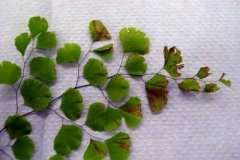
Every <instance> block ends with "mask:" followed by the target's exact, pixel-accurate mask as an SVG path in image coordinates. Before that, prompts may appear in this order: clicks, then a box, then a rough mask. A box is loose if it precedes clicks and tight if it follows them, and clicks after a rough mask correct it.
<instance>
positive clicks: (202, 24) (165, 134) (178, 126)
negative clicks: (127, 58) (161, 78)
mask: <svg viewBox="0 0 240 160" xmlns="http://www.w3.org/2000/svg"><path fill="white" fill-rule="evenodd" d="M0 4H1V5H0V61H3V60H10V61H12V62H14V63H17V64H19V65H22V61H21V57H20V54H19V53H18V52H17V51H16V49H15V47H14V38H15V37H16V36H17V35H18V34H19V33H21V32H26V31H28V27H27V23H28V19H29V18H30V17H31V16H35V15H40V16H43V17H45V18H46V19H47V20H48V22H49V26H50V28H49V30H52V31H54V32H55V33H56V34H57V38H58V47H57V48H59V47H61V46H63V44H64V43H66V42H76V43H78V44H80V45H81V47H82V50H83V53H82V54H85V53H86V51H87V50H88V48H89V46H90V44H91V40H90V37H89V33H88V23H89V21H90V20H93V19H100V20H102V21H103V23H104V24H105V25H106V26H107V28H108V30H109V31H110V33H111V35H112V37H113V39H112V40H111V42H113V43H114V49H115V52H114V58H113V59H112V60H111V61H109V62H107V63H106V64H107V66H108V71H109V75H112V74H114V73H116V71H117V69H118V67H119V64H120V57H121V55H122V50H121V47H120V44H119V40H118V32H119V30H120V29H121V28H122V27H129V26H134V27H137V28H139V29H141V30H142V31H144V32H145V33H146V34H147V36H149V38H150V41H151V42H150V45H151V47H150V53H149V54H148V55H147V56H146V60H147V62H148V71H147V73H154V72H157V71H158V70H159V69H160V68H161V66H162V65H163V54H162V49H163V46H164V45H168V46H169V47H171V46H173V45H176V46H177V47H178V48H179V49H180V50H181V51H182V56H183V61H184V63H185V68H184V69H183V71H182V73H183V77H187V76H192V75H194V74H195V73H196V72H197V71H198V68H200V67H202V66H206V65H208V66H210V67H211V73H213V74H212V76H211V77H210V78H209V79H211V80H216V79H218V78H219V76H220V75H221V73H222V72H226V73H227V77H226V78H229V79H231V81H232V88H230V89H229V88H227V87H225V86H223V85H220V87H221V88H222V89H221V90H220V91H219V92H217V93H213V94H202V93H197V94H195V93H182V92H180V91H179V90H178V89H177V86H176V85H175V84H174V83H170V85H169V103H168V105H167V107H166V109H164V110H163V111H162V112H161V113H160V114H157V115H153V114H152V113H151V112H150V110H149V108H148V102H147V100H146V96H145V91H144V86H143V84H142V82H141V81H136V80H131V79H129V80H130V81H131V93H130V94H131V95H134V96H139V97H141V99H142V106H143V120H142V122H141V124H140V125H139V127H138V128H137V129H135V130H131V129H127V128H126V127H125V125H123V126H122V127H120V130H122V131H125V132H127V133H129V134H130V136H131V137H132V147H131V156H130V158H129V159H130V160H149V159H151V160H239V159H240V104H239V98H240V74H239V69H240V63H239V62H240V27H239V25H240V10H239V8H240V1H239V0H221V1H218V0H212V1H209V0H201V1H199V0H169V1H164V0H145V1H144V0H142V1H133V0H121V1H120V0H116V1H112V0H105V1H97V0H88V1H83V0H55V1H54V0H34V1H33V0H21V1H15V0H2V1H1V3H0ZM106 43H108V42H102V43H96V44H94V46H93V48H95V47H97V46H100V45H103V44H106ZM52 52H55V51H52ZM52 57H53V58H54V57H55V55H54V56H52ZM57 72H58V80H57V81H56V83H55V84H54V85H51V89H52V92H53V96H54V97H56V96H57V95H59V94H60V93H62V92H64V91H65V90H66V89H67V88H68V87H70V86H74V85H75V81H76V74H77V70H76V67H70V68H66V67H61V66H57ZM147 78H148V77H145V79H147ZM83 83H85V82H84V81H82V80H81V81H80V83H79V84H83ZM81 93H82V94H83V97H84V103H85V110H84V113H83V118H82V119H81V120H79V121H78V123H79V124H81V123H83V122H84V118H85V117H86V113H87V107H88V105H89V104H90V103H92V102H94V101H101V102H104V103H106V100H104V99H103V97H102V95H101V93H100V92H99V91H97V90H95V89H93V88H91V87H90V88H85V89H82V90H81ZM13 95H14V92H13V90H12V88H11V87H8V86H3V85H1V86H0V126H1V127H2V125H3V123H4V120H5V119H6V117H7V116H9V115H11V114H14V111H15V101H14V96H13ZM19 103H20V104H21V103H22V102H19ZM58 104H59V103H57V104H56V106H55V107H56V108H57V107H58ZM21 110H22V111H23V112H25V111H26V110H28V109H27V108H26V107H25V108H22V109H21ZM27 118H28V119H29V120H30V121H31V122H32V124H33V132H32V133H31V135H30V136H31V137H32V138H33V139H34V141H35V142H36V149H37V150H36V152H35V153H34V157H33V158H32V159H34V160H47V159H48V158H49V157H50V156H51V155H53V154H54V150H53V139H54V137H55V135H56V133H57V132H58V130H59V127H60V123H61V119H60V118H59V117H57V116H56V115H54V114H52V113H49V114H45V113H40V114H38V115H31V116H28V117H27ZM86 129H87V130H89V129H88V128H86ZM89 131H90V130H89ZM92 134H93V135H96V136H100V137H103V138H107V137H110V136H111V135H113V133H92ZM88 140H89V138H88V136H87V134H84V139H83V142H82V147H81V148H80V149H79V150H77V151H74V152H72V153H71V154H70V156H69V157H68V159H71V160H80V159H82V158H81V157H82V154H83V152H84V151H85V149H86V146H87V145H88ZM7 142H8V137H7V136H6V133H4V134H2V135H1V136H0V147H2V146H4V145H5V144H7ZM5 151H6V152H7V153H9V154H12V153H11V149H10V148H9V147H8V148H6V149H5ZM0 159H1V160H8V159H9V158H8V157H6V156H5V155H4V154H2V153H1V152H0Z"/></svg>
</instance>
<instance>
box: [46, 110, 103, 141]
mask: <svg viewBox="0 0 240 160" xmlns="http://www.w3.org/2000/svg"><path fill="white" fill-rule="evenodd" d="M47 109H48V110H50V111H52V112H54V113H55V114H56V115H57V116H58V117H60V118H61V119H62V120H65V121H67V122H69V123H71V124H73V125H75V126H77V127H79V128H81V129H82V130H83V131H84V132H85V133H87V134H88V136H89V137H90V138H91V139H92V138H95V139H99V140H101V141H103V140H102V139H101V138H99V137H96V136H93V135H92V134H91V133H89V132H88V131H87V130H86V129H85V128H84V127H83V125H79V124H77V123H75V122H73V121H71V120H69V119H67V118H65V117H63V116H62V115H61V114H59V113H58V112H57V111H56V110H53V109H51V108H49V107H48V108H47ZM62 122H63V121H62Z"/></svg>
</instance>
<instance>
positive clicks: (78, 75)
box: [75, 42, 93, 87]
mask: <svg viewBox="0 0 240 160" xmlns="http://www.w3.org/2000/svg"><path fill="white" fill-rule="evenodd" d="M92 45H93V42H92V43H91V45H90V47H89V50H88V51H87V53H86V55H85V56H84V57H83V59H82V60H81V62H80V63H78V62H77V67H78V74H77V80H76V84H75V87H77V85H78V81H79V78H80V67H81V65H82V63H83V62H84V60H85V59H86V58H87V56H88V55H89V53H90V52H91V49H92Z"/></svg>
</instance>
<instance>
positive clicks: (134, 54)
mask: <svg viewBox="0 0 240 160" xmlns="http://www.w3.org/2000/svg"><path fill="white" fill-rule="evenodd" d="M28 27H29V31H30V33H21V34H20V35H19V36H17V37H16V38H15V46H16V49H17V50H18V51H19V52H20V54H21V55H22V57H23V59H26V60H25V61H24V68H25V65H26V63H27V62H28V60H30V62H29V67H30V75H31V76H32V78H25V75H23V74H24V68H23V69H21V68H20V67H19V66H18V65H17V64H14V63H11V62H9V61H3V62H2V63H1V64H0V75H1V76H0V84H6V85H12V86H13V88H14V89H15V91H16V92H17V93H16V94H18V91H20V93H21V96H22V98H23V101H24V105H26V106H28V107H30V108H31V109H33V111H36V112H37V111H44V110H46V109H48V108H49V107H51V104H52V102H53V101H54V100H53V99H52V95H51V90H50V88H49V87H48V85H49V83H52V82H54V81H55V80H56V77H57V72H56V69H55V62H54V60H53V59H52V58H51V57H47V56H46V55H41V56H40V55H39V54H37V52H33V49H36V50H43V49H44V50H46V49H52V48H54V47H56V44H57V40H56V35H55V33H54V32H50V31H48V22H47V20H46V19H45V18H43V17H38V16H37V17H32V18H30V20H29V24H28ZM89 32H90V36H91V38H92V42H93V43H95V42H98V41H105V40H110V39H111V34H110V33H109V31H108V30H107V28H106V27H105V26H104V24H103V23H102V22H101V21H99V20H93V21H91V22H90V23H89ZM119 39H120V42H121V44H122V49H123V52H124V53H123V57H124V55H125V54H128V57H127V59H126V62H125V65H124V67H125V70H126V71H127V72H128V74H129V75H131V76H132V77H133V78H142V76H143V75H144V73H145V72H146V71H147V64H146V63H145V58H144V55H145V54H147V53H148V52H149V43H150V40H149V38H148V37H146V34H145V33H144V32H142V31H140V30H138V29H136V28H133V27H130V28H123V29H121V30H120V32H119ZM33 41H36V46H33V48H32V49H30V47H29V46H30V43H31V42H32V44H34V43H33ZM27 51H30V54H26V53H28V52H27ZM91 52H93V53H95V54H96V55H98V56H99V57H100V58H101V59H103V60H109V59H111V58H112V56H113V52H114V50H113V44H112V43H109V44H107V45H104V46H101V47H99V48H96V49H93V50H92V51H91ZM33 53H34V54H35V55H34V58H31V55H32V54H33ZM163 54H164V60H165V63H164V66H163V69H165V70H166V71H167V72H168V73H169V75H170V76H165V75H162V74H159V73H157V74H155V75H153V76H152V77H151V78H149V80H147V81H145V89H146V95H147V98H148V101H149V105H150V109H151V111H152V112H159V111H161V110H162V109H163V108H164V107H165V106H166V105H167V101H168V98H167V96H168V92H169V91H168V90H167V86H168V84H169V82H168V79H169V78H170V79H173V80H174V81H175V82H176V83H177V85H178V88H179V89H180V90H182V91H199V90H200V88H201V86H200V84H199V81H203V80H202V79H204V78H206V77H208V76H209V75H210V73H209V70H210V68H209V67H201V68H200V69H199V71H198V72H197V73H196V75H195V76H194V77H190V78H185V79H183V78H182V79H181V80H182V81H181V82H177V80H179V79H177V78H178V77H180V76H181V73H180V72H179V71H180V70H181V69H182V68H183V67H184V65H183V64H181V63H182V57H181V52H180V50H178V49H177V48H176V47H172V48H170V49H168V47H164V49H163ZM80 57H81V47H80V45H78V44H77V43H66V44H64V46H63V47H61V48H59V49H58V50H57V55H56V63H57V64H59V65H66V64H68V63H78V61H79V59H80ZM101 59H98V58H89V59H88V60H87V62H86V63H85V64H84V66H83V67H82V69H83V78H85V79H86V80H87V81H88V82H89V84H90V85H91V86H94V87H97V88H100V90H101V91H102V92H106V94H107V100H108V105H105V104H103V103H102V102H93V103H92V104H91V105H90V106H89V107H88V108H89V109H88V113H87V118H86V121H85V123H84V125H86V126H88V127H89V128H90V129H92V130H93V131H99V132H100V131H113V130H116V129H118V127H119V126H120V125H121V124H122V119H124V120H125V122H126V125H127V126H128V127H130V128H135V127H136V126H137V125H138V124H139V123H140V121H141V119H142V110H141V100H140V99H139V98H138V97H129V98H128V99H127V101H126V102H125V103H124V104H123V105H121V106H118V107H116V106H111V104H112V103H110V101H112V102H119V101H121V100H124V98H126V97H127V96H128V94H129V89H130V83H129V81H128V80H127V79H126V78H125V77H124V75H122V74H120V73H119V72H118V73H117V74H116V75H113V76H110V77H108V70H107V67H106V66H105V65H104V61H103V60H101ZM78 65H80V64H79V63H78ZM80 67H81V66H80ZM224 76H225V74H222V76H221V77H220V78H219V80H218V81H219V82H221V83H223V84H225V85H226V86H228V87H230V86H231V82H230V81H229V80H226V79H224ZM204 84H205V87H204V89H203V90H204V91H205V92H215V91H217V90H219V87H218V85H217V83H206V82H204ZM60 97H61V104H60V110H61V111H62V113H63V115H64V116H63V117H62V118H66V119H68V120H69V121H75V120H78V119H79V118H81V115H82V110H83V108H84V99H83V97H82V95H81V93H80V91H79V90H78V86H76V87H75V88H72V87H70V88H68V89H67V90H66V91H65V92H64V93H63V94H62V95H61V96H60ZM4 127H5V129H6V131H7V133H8V135H9V137H10V139H15V142H14V143H13V145H12V146H11V148H12V151H13V154H14V156H15V158H16V159H18V160H29V159H31V157H32V155H33V153H34V150H35V145H34V141H33V140H32V139H31V138H30V136H29V134H30V133H31V131H32V126H31V124H30V122H29V121H28V120H27V119H26V118H25V117H24V115H19V114H18V112H17V113H16V114H15V115H12V116H9V117H7V119H6V120H5V124H4ZM83 131H84V130H82V126H79V125H75V123H73V124H72V125H66V124H62V126H61V128H60V129H59V131H58V133H57V135H56V137H55V139H54V144H53V148H54V150H55V151H56V154H55V155H53V156H52V157H50V158H49V160H64V159H65V158H66V156H67V155H69V154H70V153H71V152H72V151H74V150H77V149H79V147H80V146H81V141H82V136H83ZM130 143H131V139H130V136H129V135H128V134H127V133H124V132H118V133H116V134H115V135H113V136H112V137H110V138H109V139H106V140H104V141H99V140H95V139H90V141H89V145H88V147H87V149H86V151H85V153H84V155H83V159H84V160H101V159H103V158H105V157H106V156H107V155H109V157H110V159H111V160H126V159H128V157H129V154H130Z"/></svg>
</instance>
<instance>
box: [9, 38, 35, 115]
mask: <svg viewBox="0 0 240 160" xmlns="http://www.w3.org/2000/svg"><path fill="white" fill-rule="evenodd" d="M33 41H34V39H32V48H31V50H30V53H29V55H28V57H27V59H26V60H24V58H23V56H22V61H23V68H22V76H21V79H20V82H19V84H18V86H17V87H14V85H13V89H14V91H15V101H16V114H17V113H18V108H19V104H18V91H19V89H20V87H21V85H22V82H23V79H24V77H25V69H26V64H27V62H28V60H29V58H30V57H31V55H32V53H33V50H34V47H33Z"/></svg>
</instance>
